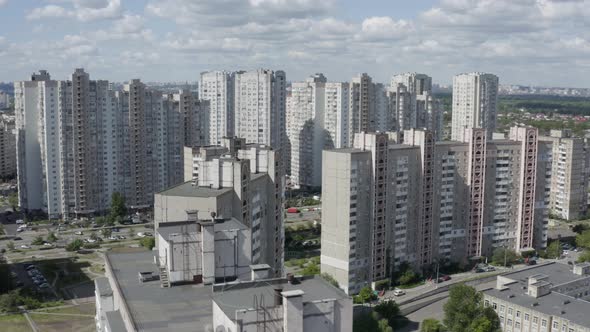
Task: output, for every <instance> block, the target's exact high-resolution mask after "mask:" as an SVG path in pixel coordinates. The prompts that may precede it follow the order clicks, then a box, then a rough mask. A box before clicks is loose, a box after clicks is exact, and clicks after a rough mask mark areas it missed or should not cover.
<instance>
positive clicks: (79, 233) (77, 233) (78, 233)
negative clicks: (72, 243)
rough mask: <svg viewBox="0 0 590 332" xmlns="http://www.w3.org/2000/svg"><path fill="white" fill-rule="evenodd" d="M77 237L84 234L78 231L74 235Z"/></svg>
mask: <svg viewBox="0 0 590 332" xmlns="http://www.w3.org/2000/svg"><path fill="white" fill-rule="evenodd" d="M74 234H75V235H84V233H82V232H81V231H77V232H75V233H74Z"/></svg>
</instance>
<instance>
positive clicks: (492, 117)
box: [451, 73, 499, 141]
mask: <svg viewBox="0 0 590 332" xmlns="http://www.w3.org/2000/svg"><path fill="white" fill-rule="evenodd" d="M498 84H499V83H498V77H497V76H495V75H493V74H485V73H467V74H459V75H456V76H455V77H453V106H452V107H453V111H452V121H451V139H452V140H453V141H464V136H463V135H464V134H465V129H470V128H484V129H485V130H486V135H487V137H492V133H493V132H494V130H495V129H496V115H497V112H498V109H497V108H498Z"/></svg>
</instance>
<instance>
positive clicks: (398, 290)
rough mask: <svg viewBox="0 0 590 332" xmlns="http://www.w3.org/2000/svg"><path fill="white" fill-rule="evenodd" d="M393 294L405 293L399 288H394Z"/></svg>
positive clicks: (400, 294)
mask: <svg viewBox="0 0 590 332" xmlns="http://www.w3.org/2000/svg"><path fill="white" fill-rule="evenodd" d="M393 295H395V296H402V295H406V292H405V291H403V290H401V289H395V290H394V291H393Z"/></svg>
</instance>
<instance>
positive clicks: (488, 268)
mask: <svg viewBox="0 0 590 332" xmlns="http://www.w3.org/2000/svg"><path fill="white" fill-rule="evenodd" d="M485 270H486V272H492V271H496V268H495V267H493V266H488V267H486V269H485Z"/></svg>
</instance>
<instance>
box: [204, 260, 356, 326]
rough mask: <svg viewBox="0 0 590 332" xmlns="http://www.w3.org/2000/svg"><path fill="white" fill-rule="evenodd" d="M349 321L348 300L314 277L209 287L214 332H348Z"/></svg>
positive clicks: (345, 296) (350, 321) (349, 300)
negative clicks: (211, 297)
mask: <svg viewBox="0 0 590 332" xmlns="http://www.w3.org/2000/svg"><path fill="white" fill-rule="evenodd" d="M258 273H260V271H258ZM253 274H254V273H253ZM352 317H353V312H352V301H351V299H350V298H349V297H348V296H347V295H346V294H345V293H344V292H342V291H341V290H340V289H338V288H336V287H334V286H332V285H330V284H328V283H327V282H326V281H325V280H324V279H322V278H320V277H317V276H315V277H299V278H295V277H290V278H287V279H284V278H278V279H262V280H260V279H259V278H255V277H253V278H252V281H246V282H241V283H238V284H232V283H229V284H220V285H215V286H213V326H214V327H215V328H216V331H220V330H223V331H243V332H247V331H252V332H255V331H269V332H303V331H305V332H314V331H317V332H352Z"/></svg>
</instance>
